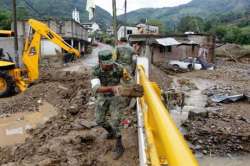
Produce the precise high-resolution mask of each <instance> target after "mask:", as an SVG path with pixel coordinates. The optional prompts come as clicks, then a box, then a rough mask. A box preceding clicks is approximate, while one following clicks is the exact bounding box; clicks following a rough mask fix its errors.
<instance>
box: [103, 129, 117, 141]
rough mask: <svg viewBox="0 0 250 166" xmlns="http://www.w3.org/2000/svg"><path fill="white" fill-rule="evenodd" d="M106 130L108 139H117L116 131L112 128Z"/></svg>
mask: <svg viewBox="0 0 250 166" xmlns="http://www.w3.org/2000/svg"><path fill="white" fill-rule="evenodd" d="M104 129H105V130H106V131H107V132H108V133H107V135H105V138H106V139H114V138H115V131H114V129H113V128H112V127H111V126H105V127H104Z"/></svg>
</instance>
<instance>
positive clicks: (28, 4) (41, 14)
mask: <svg viewBox="0 0 250 166" xmlns="http://www.w3.org/2000/svg"><path fill="white" fill-rule="evenodd" d="M23 1H24V2H25V3H26V5H27V6H28V7H29V8H30V9H32V10H33V11H34V12H35V13H36V14H38V16H39V17H41V18H43V15H44V14H43V13H40V12H39V11H38V10H37V9H36V8H35V7H34V6H33V5H32V4H31V2H29V1H28V0H23Z"/></svg>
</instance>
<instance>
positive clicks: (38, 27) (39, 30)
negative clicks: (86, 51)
mask: <svg viewBox="0 0 250 166" xmlns="http://www.w3.org/2000/svg"><path fill="white" fill-rule="evenodd" d="M28 23H29V25H30V32H29V37H28V38H27V39H26V42H25V46H24V51H23V56H22V59H23V63H24V65H25V67H26V69H27V73H28V81H29V82H33V81H35V80H37V79H38V78H39V57H40V47H41V39H42V37H44V38H47V39H48V40H50V41H51V42H53V43H55V44H56V45H58V46H59V47H61V48H62V49H64V50H65V51H67V52H69V53H72V54H74V55H75V56H77V57H80V52H79V51H78V50H76V49H75V48H73V47H71V46H70V45H69V44H68V43H66V42H65V41H64V40H63V38H62V37H61V36H60V35H58V34H57V33H55V32H54V31H52V30H51V29H50V28H49V27H48V26H47V25H46V24H44V23H42V22H40V21H37V20H34V19H30V20H29V21H28ZM33 32H34V33H33Z"/></svg>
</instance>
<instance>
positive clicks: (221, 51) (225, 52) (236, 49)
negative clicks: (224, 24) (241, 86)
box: [215, 44, 250, 62]
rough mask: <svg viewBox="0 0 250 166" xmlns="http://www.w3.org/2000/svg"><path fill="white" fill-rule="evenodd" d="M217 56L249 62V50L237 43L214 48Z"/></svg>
mask: <svg viewBox="0 0 250 166" xmlns="http://www.w3.org/2000/svg"><path fill="white" fill-rule="evenodd" d="M215 54H216V56H217V57H225V58H226V60H229V61H234V62H249V58H250V50H249V49H245V48H243V47H242V46H240V45H237V44H225V45H222V46H221V47H218V48H216V49H215Z"/></svg>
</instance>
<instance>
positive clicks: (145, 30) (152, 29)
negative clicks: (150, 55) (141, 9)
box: [136, 24, 160, 35]
mask: <svg viewBox="0 0 250 166" xmlns="http://www.w3.org/2000/svg"><path fill="white" fill-rule="evenodd" d="M136 27H137V28H138V31H139V33H140V34H156V35H157V34H159V33H160V32H159V27H158V26H153V25H147V24H137V25H136Z"/></svg>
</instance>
